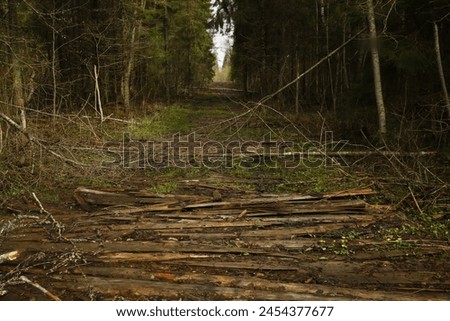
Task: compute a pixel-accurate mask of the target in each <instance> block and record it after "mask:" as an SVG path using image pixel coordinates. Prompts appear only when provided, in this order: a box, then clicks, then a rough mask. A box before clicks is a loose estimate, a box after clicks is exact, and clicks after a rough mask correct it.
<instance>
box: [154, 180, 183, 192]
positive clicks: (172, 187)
mask: <svg viewBox="0 0 450 321" xmlns="http://www.w3.org/2000/svg"><path fill="white" fill-rule="evenodd" d="M177 188H178V183H177V182H166V183H161V184H158V185H155V186H152V187H150V189H149V190H150V192H152V193H155V194H172V193H174V192H175V191H176V190H177Z"/></svg>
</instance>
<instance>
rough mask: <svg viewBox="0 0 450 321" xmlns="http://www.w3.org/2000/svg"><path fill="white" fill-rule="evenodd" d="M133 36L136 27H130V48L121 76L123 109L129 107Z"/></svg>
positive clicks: (133, 46) (134, 35)
mask: <svg viewBox="0 0 450 321" xmlns="http://www.w3.org/2000/svg"><path fill="white" fill-rule="evenodd" d="M135 37H136V27H132V29H131V39H130V44H129V45H130V48H129V51H128V54H127V55H125V57H126V61H125V70H124V72H123V76H122V98H123V106H124V108H125V110H129V109H130V79H131V71H132V70H133V63H134V61H133V60H134V48H135Z"/></svg>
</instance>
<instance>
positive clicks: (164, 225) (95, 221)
mask: <svg viewBox="0 0 450 321" xmlns="http://www.w3.org/2000/svg"><path fill="white" fill-rule="evenodd" d="M105 114H106V115H111V116H109V117H108V118H107V119H106V120H105V121H104V122H103V123H100V122H99V120H98V119H97V118H95V117H91V116H92V115H91V116H87V115H84V116H81V114H77V115H65V116H64V117H61V118H60V119H59V120H58V121H57V122H56V123H55V122H53V120H52V119H51V118H50V117H48V116H46V115H41V114H36V115H30V116H29V117H30V119H29V131H30V133H31V134H32V135H34V136H35V137H36V138H39V139H41V140H40V141H41V142H42V143H44V144H45V146H47V148H50V149H51V150H52V151H54V152H55V153H57V154H58V155H60V156H63V157H64V158H67V159H71V160H74V161H76V163H78V165H74V164H68V163H67V162H63V161H61V159H59V158H57V157H55V156H53V155H50V154H48V153H47V152H46V150H43V149H42V148H38V147H36V146H30V145H31V143H28V144H26V143H25V144H24V146H23V148H22V149H19V147H18V146H20V135H19V134H17V135H16V136H13V134H10V137H9V139H10V140H11V141H14V143H12V147H11V146H10V149H9V150H8V146H6V147H5V150H4V153H3V156H4V157H3V159H2V160H1V162H0V171H1V185H2V192H1V199H0V201H1V202H0V203H1V207H0V300H57V299H60V300H299V301H300V300H448V299H449V298H450V272H449V271H450V234H449V228H450V222H449V221H450V220H449V218H450V217H449V215H448V210H449V202H450V200H449V180H448V176H447V175H448V174H449V173H448V166H447V165H445V164H444V165H442V164H443V163H442V162H441V160H440V159H439V158H437V159H435V160H431V157H430V156H426V159H425V160H424V159H423V156H420V155H415V154H414V155H413V154H402V153H392V152H390V153H386V150H383V151H379V150H376V149H374V148H371V147H364V146H362V145H360V144H358V145H356V144H353V145H351V144H348V143H345V144H343V145H344V146H341V145H342V144H341V145H339V144H338V141H337V138H333V137H331V136H330V135H331V133H329V132H328V133H327V131H326V129H325V128H326V121H325V119H324V118H323V117H322V116H320V115H319V116H318V115H308V116H302V117H285V116H283V115H281V114H280V113H279V112H278V111H277V110H276V109H274V108H270V107H268V106H265V107H264V108H262V107H261V106H259V105H258V104H255V103H249V102H244V101H243V100H242V94H241V93H240V92H239V91H237V90H235V89H233V88H232V87H228V86H226V84H215V85H214V86H213V87H212V88H209V89H208V90H201V91H199V93H198V94H196V95H195V96H194V97H190V98H186V99H183V100H181V101H179V102H176V103H174V104H172V105H171V106H169V107H164V106H162V105H161V106H158V105H152V106H149V107H146V108H145V109H144V110H143V111H140V112H136V113H135V114H126V115H125V114H124V113H123V112H121V111H120V110H118V109H111V110H106V111H105ZM178 133H179V134H180V136H177V134H178ZM193 133H195V135H194V134H193ZM339 136H342V135H339ZM128 137H130V138H128ZM264 144H266V145H267V144H269V146H273V147H274V148H273V150H270V148H267V146H266V145H264ZM173 146H178V147H180V149H179V151H180V152H179V153H177V152H175V153H174V152H173V151H172V149H171V147H173ZM336 146H338V147H336ZM340 147H344V149H343V150H344V151H346V152H348V153H347V154H345V153H342V155H344V156H342V155H340V154H339V151H340ZM372 147H373V146H372ZM330 149H331V152H330ZM150 151H151V152H150ZM269 151H270V152H273V154H271V155H268V154H267V153H268V152H269ZM149 152H150V153H149ZM121 162H122V163H124V164H125V165H126V166H124V164H122V163H121ZM425 163H426V164H427V166H426V167H425V165H424V164H425ZM81 164H82V165H83V166H81ZM433 173H439V175H435V174H433ZM445 177H447V178H445ZM8 253H9V255H5V254H8Z"/></svg>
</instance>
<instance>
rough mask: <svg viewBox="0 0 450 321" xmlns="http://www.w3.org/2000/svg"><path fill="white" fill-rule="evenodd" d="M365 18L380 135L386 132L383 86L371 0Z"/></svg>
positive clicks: (368, 2) (368, 0) (368, 1)
mask: <svg viewBox="0 0 450 321" xmlns="http://www.w3.org/2000/svg"><path fill="white" fill-rule="evenodd" d="M367 18H368V21H369V32H370V51H371V54H372V64H373V77H374V84H375V97H376V101H377V107H378V121H379V127H380V128H379V130H380V134H381V135H383V136H384V135H385V134H386V133H387V126H386V108H385V106H384V98H383V87H382V82H381V70H380V55H379V52H378V41H377V27H376V23H375V10H374V5H373V0H367Z"/></svg>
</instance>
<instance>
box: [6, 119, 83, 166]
mask: <svg viewBox="0 0 450 321" xmlns="http://www.w3.org/2000/svg"><path fill="white" fill-rule="evenodd" d="M0 117H1V118H3V119H4V120H5V121H6V122H7V123H8V124H10V125H11V126H13V127H14V128H15V129H17V130H18V131H19V132H21V133H22V134H24V135H25V136H26V137H27V138H28V140H29V141H30V142H32V143H33V144H36V145H38V146H39V147H41V148H43V149H44V150H45V151H47V152H48V153H50V154H51V155H53V156H55V157H56V158H58V159H60V160H62V161H63V162H65V163H67V164H69V165H71V166H74V167H85V166H86V165H85V164H82V163H79V162H77V161H74V160H73V159H68V158H66V157H64V156H62V155H60V154H58V153H56V152H54V151H52V150H51V149H50V148H48V147H47V146H46V145H44V144H43V143H41V142H40V141H39V139H37V138H36V137H34V136H33V135H31V134H30V133H29V132H28V131H27V130H25V129H23V128H22V126H20V125H19V124H18V123H16V122H15V121H14V120H12V119H11V118H10V117H8V116H6V115H5V114H4V113H0Z"/></svg>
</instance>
